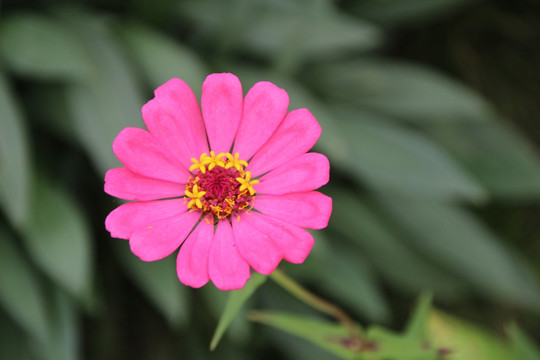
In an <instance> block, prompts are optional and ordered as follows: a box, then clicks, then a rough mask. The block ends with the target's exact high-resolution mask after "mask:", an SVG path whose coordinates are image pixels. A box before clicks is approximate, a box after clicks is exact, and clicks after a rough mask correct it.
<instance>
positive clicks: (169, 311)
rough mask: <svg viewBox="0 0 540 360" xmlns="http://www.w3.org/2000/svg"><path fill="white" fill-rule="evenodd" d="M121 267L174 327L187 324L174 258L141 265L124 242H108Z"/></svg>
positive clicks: (183, 298)
mask: <svg viewBox="0 0 540 360" xmlns="http://www.w3.org/2000/svg"><path fill="white" fill-rule="evenodd" d="M110 241H112V242H113V244H112V246H113V249H114V250H115V253H116V255H117V257H118V260H119V261H120V265H121V266H122V267H123V268H124V271H125V272H126V273H127V275H128V276H129V277H130V278H131V280H132V281H133V282H134V283H135V284H136V285H137V286H138V287H139V289H140V290H141V291H142V293H143V294H144V295H145V296H146V297H147V298H148V299H149V300H150V301H151V302H152V303H153V304H154V306H156V308H157V309H158V310H159V311H161V313H162V314H163V315H164V317H165V318H166V319H167V321H168V322H169V323H170V324H171V325H172V326H174V327H179V326H181V325H184V324H185V323H186V321H187V318H188V314H187V309H188V308H187V295H188V294H187V293H186V288H185V286H184V285H182V284H181V283H180V282H179V281H178V278H177V276H176V271H175V269H176V262H175V260H176V259H175V257H174V256H169V257H167V258H165V259H162V260H159V261H153V262H144V261H141V260H140V259H139V258H137V257H136V256H135V255H133V254H132V253H131V251H130V250H129V245H128V242H127V241H123V240H118V239H110Z"/></svg>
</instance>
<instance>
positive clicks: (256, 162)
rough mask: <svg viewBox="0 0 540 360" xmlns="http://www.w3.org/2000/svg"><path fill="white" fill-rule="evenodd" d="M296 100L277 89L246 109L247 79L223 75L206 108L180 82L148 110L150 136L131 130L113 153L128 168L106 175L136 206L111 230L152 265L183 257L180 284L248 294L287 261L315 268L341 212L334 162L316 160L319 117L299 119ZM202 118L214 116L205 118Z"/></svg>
mask: <svg viewBox="0 0 540 360" xmlns="http://www.w3.org/2000/svg"><path fill="white" fill-rule="evenodd" d="M288 106H289V98H288V95H287V93H286V92H285V91H284V90H282V89H280V88H278V87H277V86H275V85H274V84H272V83H270V82H259V83H257V84H255V85H254V86H253V87H252V88H251V89H250V90H249V91H248V93H247V94H246V96H245V98H244V97H243V93H242V87H241V84H240V81H239V80H238V78H237V77H236V76H234V75H232V74H211V75H209V76H208V77H207V78H206V80H205V82H204V84H203V88H202V96H201V107H199V104H198V102H197V99H196V98H195V95H194V94H193V92H192V91H191V89H190V88H189V87H188V86H187V85H186V84H185V83H184V82H183V81H182V80H180V79H171V80H169V81H168V82H167V83H165V84H163V85H162V86H160V87H159V88H158V89H156V91H155V97H154V98H153V99H152V100H150V101H149V102H148V103H146V104H145V105H144V106H143V108H142V115H143V119H144V122H145V124H146V127H147V129H148V130H143V129H139V128H126V129H124V130H122V131H121V132H120V134H118V136H117V137H116V139H115V141H114V143H113V151H114V153H115V154H116V156H117V157H118V159H119V160H120V161H121V162H122V163H123V165H124V167H120V168H115V169H111V170H109V171H108V172H107V174H106V175H105V191H106V192H107V193H108V194H110V195H113V196H116V197H119V198H122V199H125V200H132V201H131V202H128V203H126V204H123V205H121V206H119V207H118V208H116V209H115V210H113V211H112V212H111V213H110V214H109V216H107V219H106V220H105V226H106V228H107V230H108V231H110V233H111V236H113V237H117V238H121V239H129V244H130V247H131V250H132V252H133V253H134V254H135V255H137V256H139V257H140V258H141V259H142V260H145V261H155V260H159V259H162V258H164V257H166V256H168V255H170V254H171V253H173V252H174V251H175V250H176V249H178V248H179V247H180V251H179V252H178V258H177V274H178V278H179V279H180V281H181V282H182V283H184V284H186V285H189V286H192V287H200V286H203V285H204V284H206V283H207V282H208V281H209V280H211V281H212V282H213V283H214V284H215V285H216V286H217V287H218V288H219V289H222V290H232V289H239V288H241V287H243V286H244V284H245V282H246V281H247V279H249V277H250V267H251V268H253V269H254V270H256V271H258V272H260V273H263V274H270V273H271V272H272V271H274V269H275V268H276V267H277V265H278V264H279V262H280V261H281V260H282V259H285V260H287V261H289V262H292V263H301V262H303V261H304V260H305V258H306V257H307V255H308V254H309V252H310V251H311V248H312V246H313V237H312V236H311V234H310V233H309V232H307V231H306V230H305V229H306V228H308V229H321V228H324V227H326V225H327V224H328V219H329V218H330V213H331V211H332V200H331V199H330V198H329V197H328V196H325V195H323V194H321V193H319V192H317V191H314V190H315V189H317V188H319V187H321V186H322V185H324V184H326V183H327V182H328V174H329V168H330V166H329V163H328V159H327V158H326V157H325V156H324V155H321V154H318V153H308V151H309V150H310V149H311V148H312V147H313V145H314V144H315V142H316V141H317V139H318V138H319V136H320V133H321V129H320V126H319V124H318V123H317V121H316V120H315V118H314V117H313V116H312V115H311V113H310V112H309V111H308V110H307V109H298V110H294V111H291V112H289V113H287V108H288ZM201 110H202V113H201Z"/></svg>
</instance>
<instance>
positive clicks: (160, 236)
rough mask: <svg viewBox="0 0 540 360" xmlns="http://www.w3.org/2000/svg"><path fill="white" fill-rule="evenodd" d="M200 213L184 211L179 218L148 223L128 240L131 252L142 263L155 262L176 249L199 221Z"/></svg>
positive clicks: (174, 217)
mask: <svg viewBox="0 0 540 360" xmlns="http://www.w3.org/2000/svg"><path fill="white" fill-rule="evenodd" d="M200 217H201V216H200V213H199V212H195V211H186V212H185V213H183V214H182V215H180V216H173V217H168V218H166V219H159V220H155V221H148V222H147V223H148V226H146V227H144V228H140V229H137V230H135V232H134V233H133V235H131V237H130V238H129V246H130V247H131V251H132V252H133V253H134V254H135V255H137V256H138V257H139V258H141V260H143V261H155V260H159V259H163V258H164V257H166V256H169V255H170V254H171V253H172V252H173V251H174V250H176V249H178V247H179V246H180V244H182V242H184V240H185V239H186V237H187V236H188V234H189V233H190V232H191V230H193V227H194V226H195V224H197V221H199V219H200Z"/></svg>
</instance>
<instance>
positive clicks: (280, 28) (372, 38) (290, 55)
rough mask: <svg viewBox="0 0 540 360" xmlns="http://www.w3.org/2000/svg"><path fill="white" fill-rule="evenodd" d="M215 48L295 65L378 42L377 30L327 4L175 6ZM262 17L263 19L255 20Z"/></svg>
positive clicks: (189, 3) (210, 1) (205, 3)
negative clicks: (243, 51)
mask: <svg viewBox="0 0 540 360" xmlns="http://www.w3.org/2000/svg"><path fill="white" fill-rule="evenodd" d="M179 8H180V10H181V14H182V15H183V16H188V17H190V18H191V20H192V21H194V22H195V23H196V24H197V26H199V27H201V28H203V29H204V32H205V33H206V34H208V35H209V36H211V37H216V36H218V37H219V38H218V39H216V41H217V42H218V43H219V44H220V46H231V45H234V46H236V47H242V48H247V49H249V50H251V51H253V52H254V53H256V54H257V55H260V54H262V55H265V56H267V57H272V58H276V57H278V58H286V59H280V60H279V61H281V62H283V61H286V62H290V63H292V64H293V66H294V65H297V64H298V63H300V62H301V61H304V60H308V59H310V58H313V57H319V58H320V57H328V56H335V55H336V54H339V53H343V52H344V51H345V50H353V49H354V50H355V51H359V50H360V51H367V50H371V49H373V48H374V47H376V46H378V45H379V44H380V43H381V40H382V36H381V33H380V31H379V29H378V28H377V27H375V26H373V25H372V24H370V23H368V22H366V21H362V20H358V19H354V18H352V17H350V16H348V15H346V14H342V13H340V12H339V11H337V9H336V8H335V7H334V6H333V4H332V3H331V2H328V1H308V2H306V1H287V2H282V1H281V2H280V1H271V2H269V1H245V0H244V1H236V2H235V3H234V4H233V5H231V4H230V3H226V2H222V1H219V0H218V1H216V0H204V1H200V0H197V1H185V2H183V3H182V4H181V6H180V7H179ZM260 14H264V16H260Z"/></svg>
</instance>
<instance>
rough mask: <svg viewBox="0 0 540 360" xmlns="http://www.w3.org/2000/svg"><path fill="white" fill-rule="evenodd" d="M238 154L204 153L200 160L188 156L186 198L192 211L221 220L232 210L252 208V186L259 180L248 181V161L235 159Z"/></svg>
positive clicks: (253, 196)
mask: <svg viewBox="0 0 540 360" xmlns="http://www.w3.org/2000/svg"><path fill="white" fill-rule="evenodd" d="M238 156H239V155H238V153H236V154H235V155H234V156H233V155H232V154H231V153H219V154H218V155H217V156H216V154H215V153H214V152H213V151H210V155H207V154H206V153H203V154H202V155H201V156H200V157H199V159H198V160H197V159H195V158H193V159H191V161H192V162H193V165H191V166H190V168H189V171H191V173H192V176H191V177H190V178H189V180H188V183H187V185H186V191H185V195H186V197H185V199H186V201H188V200H189V201H188V204H187V206H188V208H189V209H190V210H191V211H202V212H203V213H205V214H213V215H214V216H215V217H217V218H218V219H224V218H226V217H227V216H229V215H231V214H232V213H235V212H236V213H237V212H239V211H242V210H243V211H247V210H249V209H251V208H252V207H253V200H254V199H255V189H254V188H253V185H255V184H258V183H259V180H251V173H250V172H249V171H245V168H246V167H247V165H248V163H247V161H244V160H240V159H238Z"/></svg>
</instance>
